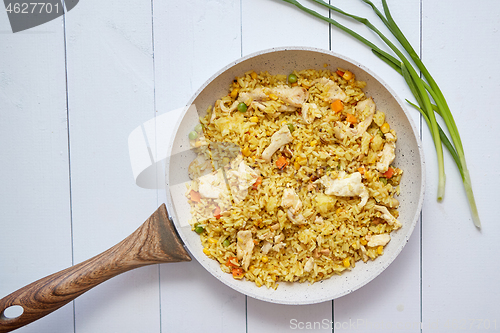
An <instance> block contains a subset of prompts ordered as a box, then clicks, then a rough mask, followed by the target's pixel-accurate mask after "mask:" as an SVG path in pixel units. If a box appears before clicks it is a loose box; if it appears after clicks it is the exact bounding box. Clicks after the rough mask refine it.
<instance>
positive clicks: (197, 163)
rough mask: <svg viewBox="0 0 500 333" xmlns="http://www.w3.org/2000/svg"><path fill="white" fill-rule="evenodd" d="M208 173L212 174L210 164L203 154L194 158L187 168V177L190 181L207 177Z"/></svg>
mask: <svg viewBox="0 0 500 333" xmlns="http://www.w3.org/2000/svg"><path fill="white" fill-rule="evenodd" d="M210 172H212V162H211V161H210V158H208V157H207V156H206V155H205V154H199V155H198V156H196V158H195V159H194V160H193V161H192V162H191V163H190V164H189V167H188V175H189V178H191V179H196V178H198V177H201V176H204V175H207V174H208V173H210Z"/></svg>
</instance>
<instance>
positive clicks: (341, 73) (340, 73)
mask: <svg viewBox="0 0 500 333" xmlns="http://www.w3.org/2000/svg"><path fill="white" fill-rule="evenodd" d="M337 75H338V76H341V77H342V76H344V72H342V71H341V70H340V69H339V70H337Z"/></svg>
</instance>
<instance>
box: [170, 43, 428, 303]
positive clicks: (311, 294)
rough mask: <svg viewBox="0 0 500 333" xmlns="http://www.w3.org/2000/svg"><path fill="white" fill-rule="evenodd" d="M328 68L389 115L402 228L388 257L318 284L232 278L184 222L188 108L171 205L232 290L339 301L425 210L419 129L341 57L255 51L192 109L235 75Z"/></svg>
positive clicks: (197, 97) (177, 141) (369, 275)
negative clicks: (350, 77) (356, 83)
mask: <svg viewBox="0 0 500 333" xmlns="http://www.w3.org/2000/svg"><path fill="white" fill-rule="evenodd" d="M324 64H328V66H329V67H328V68H330V69H332V70H335V69H336V68H337V67H341V68H346V69H349V70H351V71H352V72H353V73H354V74H355V75H356V78H358V79H359V80H364V81H366V82H367V86H366V89H365V93H366V95H367V96H370V97H373V98H374V100H375V102H376V104H377V108H378V109H380V110H383V111H384V112H386V116H387V121H388V122H389V123H390V124H391V127H392V128H394V129H395V130H396V133H397V134H398V141H397V150H396V160H395V162H394V164H395V165H396V166H397V167H399V168H401V169H403V170H404V175H403V178H402V182H401V194H400V196H399V197H398V200H399V201H400V203H401V206H400V208H399V212H400V217H399V220H400V222H401V223H402V225H403V227H402V228H401V229H400V230H398V231H396V232H393V233H392V234H391V237H392V240H391V242H390V243H389V244H388V245H387V246H386V248H385V250H384V255H383V256H380V257H378V258H377V259H376V260H375V261H369V262H367V263H363V262H361V261H360V262H357V263H356V267H355V268H353V269H352V270H351V271H348V272H345V273H344V274H342V275H340V276H334V277H332V278H330V279H328V280H324V281H322V282H319V283H314V284H309V283H280V284H279V287H278V288H277V289H276V290H273V289H267V288H266V287H265V286H263V287H260V288H258V287H257V286H256V285H255V284H254V283H253V282H249V281H245V280H235V279H233V277H232V275H230V274H226V273H223V272H222V271H221V270H220V268H219V264H218V262H216V261H215V260H212V259H209V258H208V257H207V256H205V255H204V254H203V252H202V246H201V243H200V240H199V236H198V235H197V234H196V233H194V232H192V231H191V229H190V227H189V226H187V224H186V222H187V219H188V218H189V206H188V205H187V203H186V199H185V198H184V196H183V194H184V192H185V182H188V181H189V178H188V174H187V167H188V165H189V163H190V162H191V161H192V160H193V158H194V157H195V156H196V155H195V153H194V152H192V151H190V150H189V141H188V133H189V132H190V131H192V129H193V127H194V126H195V125H196V123H197V117H198V114H197V113H196V111H194V108H190V109H187V110H186V112H185V114H184V116H183V117H182V118H181V119H180V121H179V123H178V124H177V131H176V132H175V133H174V137H173V140H172V144H171V146H170V147H169V148H170V151H169V152H170V156H171V158H170V161H169V162H168V163H167V165H166V182H167V207H168V210H169V212H170V214H171V216H172V218H173V220H174V224H175V225H176V228H177V230H178V232H179V235H180V236H181V238H182V240H183V241H184V243H185V245H186V247H187V248H188V249H189V251H190V252H191V254H192V255H193V257H194V258H196V260H197V261H198V262H199V263H200V264H201V265H203V267H205V268H206V269H207V270H208V271H209V272H210V273H211V274H212V275H213V276H214V277H216V278H217V279H219V280H220V281H222V282H223V283H225V284H226V285H228V286H229V287H231V288H233V289H235V290H237V291H239V292H242V293H243V294H245V295H248V296H250V297H254V298H257V299H260V300H264V301H268V302H273V303H281V304H312V303H319V302H323V301H327V300H331V299H335V298H338V297H341V296H343V295H346V294H348V293H351V292H353V291H355V290H356V289H359V288H361V287H362V286H364V285H365V284H367V283H368V282H370V281H371V280H373V279H374V278H375V277H377V276H378V275H379V274H380V273H381V272H382V271H383V270H384V269H386V268H387V267H388V266H389V265H390V264H391V263H392V262H393V261H394V259H396V257H397V256H398V254H399V253H400V252H401V250H402V249H403V247H404V246H405V245H406V243H407V241H408V239H409V237H410V235H411V233H412V232H413V229H414V228H415V224H416V222H417V219H418V216H419V213H420V210H421V208H422V202H423V195H424V187H425V179H424V177H425V170H424V158H423V153H422V149H421V143H420V140H419V138H418V134H417V131H416V127H415V126H414V124H413V122H412V121H411V119H410V117H409V116H408V115H407V113H406V111H405V108H404V107H403V104H402V102H401V100H400V99H399V98H398V97H397V96H395V94H394V93H393V91H392V90H391V89H390V88H389V87H388V86H387V85H386V84H385V83H384V82H383V81H382V80H381V79H380V78H378V77H376V76H375V75H374V74H373V73H372V72H371V71H370V70H369V69H367V68H365V67H364V66H363V65H361V64H358V63H356V62H354V61H352V60H349V59H347V58H346V57H344V56H342V55H339V54H337V53H333V52H330V51H326V50H320V49H313V48H301V47H287V48H275V49H269V50H264V51H261V52H257V53H254V54H251V55H249V56H246V57H244V58H241V59H239V60H237V61H235V62H233V63H231V64H229V65H228V66H226V67H224V68H223V69H222V70H220V71H219V72H218V73H216V74H215V75H214V76H212V77H211V78H210V79H209V80H208V81H207V82H206V83H205V84H204V85H203V86H202V87H201V88H200V89H199V90H198V91H197V92H196V93H195V94H194V96H193V97H192V98H191V100H190V101H189V103H188V105H192V104H194V105H195V106H196V109H197V110H198V112H200V114H202V113H204V112H205V110H206V109H207V107H208V106H210V105H213V103H214V102H215V101H216V100H217V99H218V98H220V97H221V96H223V95H225V94H227V93H228V87H229V84H230V82H231V81H232V80H233V79H234V77H235V76H239V75H242V74H243V73H244V72H246V71H249V70H254V71H256V72H260V71H268V72H269V73H271V74H288V73H290V72H291V71H293V70H302V69H309V68H314V69H322V68H323V65H324Z"/></svg>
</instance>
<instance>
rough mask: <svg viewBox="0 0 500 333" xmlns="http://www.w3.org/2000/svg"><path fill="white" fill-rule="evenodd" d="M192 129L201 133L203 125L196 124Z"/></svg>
mask: <svg viewBox="0 0 500 333" xmlns="http://www.w3.org/2000/svg"><path fill="white" fill-rule="evenodd" d="M194 130H195V131H196V132H197V133H201V132H203V125H202V124H197V125H196V126H195V127H194Z"/></svg>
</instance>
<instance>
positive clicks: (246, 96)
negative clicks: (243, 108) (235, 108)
mask: <svg viewBox="0 0 500 333" xmlns="http://www.w3.org/2000/svg"><path fill="white" fill-rule="evenodd" d="M267 100H268V95H267V94H266V93H265V92H264V89H263V88H255V89H254V90H251V91H247V92H242V93H240V94H239V96H238V102H243V103H245V104H246V105H247V106H250V105H251V104H252V103H253V102H263V101H267Z"/></svg>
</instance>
